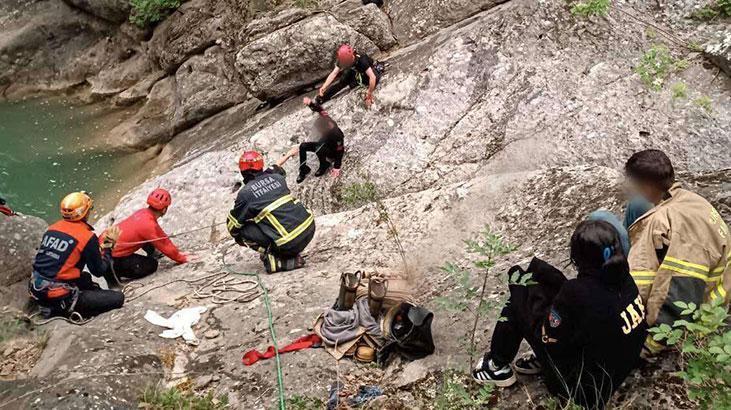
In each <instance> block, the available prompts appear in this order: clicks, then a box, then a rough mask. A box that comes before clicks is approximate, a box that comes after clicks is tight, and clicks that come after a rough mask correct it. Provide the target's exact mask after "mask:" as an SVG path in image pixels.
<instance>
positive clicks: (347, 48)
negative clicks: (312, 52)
mask: <svg viewBox="0 0 731 410" xmlns="http://www.w3.org/2000/svg"><path fill="white" fill-rule="evenodd" d="M337 58H338V65H340V66H341V67H350V66H351V65H353V63H355V50H354V49H353V46H351V45H350V44H343V45H341V46H340V47H338V53H337Z"/></svg>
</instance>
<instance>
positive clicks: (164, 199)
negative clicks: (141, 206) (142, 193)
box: [147, 188, 172, 211]
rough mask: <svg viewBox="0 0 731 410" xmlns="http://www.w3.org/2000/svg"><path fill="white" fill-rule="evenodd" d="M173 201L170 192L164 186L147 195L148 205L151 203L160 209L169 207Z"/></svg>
mask: <svg viewBox="0 0 731 410" xmlns="http://www.w3.org/2000/svg"><path fill="white" fill-rule="evenodd" d="M171 202H172V198H171V197H170V192H168V191H167V190H165V189H162V188H157V189H156V190H154V191H152V192H150V195H148V196H147V205H150V208H152V209H155V210H158V211H162V210H163V209H165V208H167V207H169V206H170V203H171Z"/></svg>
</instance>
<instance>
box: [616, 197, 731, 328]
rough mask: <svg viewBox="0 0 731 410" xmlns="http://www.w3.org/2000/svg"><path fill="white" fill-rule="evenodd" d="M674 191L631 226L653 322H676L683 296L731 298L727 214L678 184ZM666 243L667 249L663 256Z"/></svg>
mask: <svg viewBox="0 0 731 410" xmlns="http://www.w3.org/2000/svg"><path fill="white" fill-rule="evenodd" d="M669 194H670V196H669V197H668V198H667V199H665V200H664V201H663V202H661V203H660V204H658V205H657V206H655V207H654V208H653V209H651V210H650V211H648V212H647V213H646V214H644V215H642V216H641V217H640V218H639V219H637V221H635V223H633V224H632V226H630V227H629V235H630V242H631V244H632V247H631V248H630V251H629V257H628V260H629V266H630V272H631V274H632V277H633V278H634V280H635V283H636V284H637V287H638V288H639V290H640V295H641V296H642V300H643V301H644V302H645V306H646V308H647V316H646V317H647V323H648V324H649V325H650V326H656V325H659V324H662V323H666V324H668V325H671V326H672V324H673V322H674V321H675V320H677V319H679V318H680V312H681V311H682V309H681V308H679V307H677V306H675V305H674V303H675V302H677V301H682V302H686V303H689V302H693V303H695V304H696V305H700V304H701V303H703V302H707V301H710V300H715V299H719V298H720V299H723V300H724V302H728V293H729V290H730V288H731V262H730V261H729V260H730V259H731V255H730V253H731V235H730V234H729V229H728V226H727V225H726V223H725V222H724V221H723V219H721V215H719V213H718V211H717V210H716V209H715V208H713V206H712V205H711V204H710V203H708V201H706V200H705V199H703V198H702V197H701V196H699V195H697V194H695V193H693V192H690V191H687V190H685V189H682V188H681V187H680V184H678V183H676V184H674V185H673V186H672V188H670V191H669ZM663 248H666V249H667V253H665V257H664V258H663V259H662V260H658V252H657V250H660V249H663ZM660 257H662V256H660Z"/></svg>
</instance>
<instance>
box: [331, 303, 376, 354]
mask: <svg viewBox="0 0 731 410" xmlns="http://www.w3.org/2000/svg"><path fill="white" fill-rule="evenodd" d="M361 326H362V327H363V328H365V331H366V333H368V334H369V335H371V336H374V337H381V327H380V326H379V325H378V322H376V320H375V319H374V318H373V316H371V312H370V310H369V309H368V298H360V299H358V300H357V301H356V302H355V304H354V305H353V308H352V309H351V310H343V311H338V310H334V309H328V310H326V311H325V314H324V315H323V323H322V329H321V333H322V339H323V342H325V344H327V345H329V346H334V345H336V344H341V343H345V342H348V341H351V340H353V339H355V338H356V337H358V336H360V335H361V334H362V332H361V331H360V327H361Z"/></svg>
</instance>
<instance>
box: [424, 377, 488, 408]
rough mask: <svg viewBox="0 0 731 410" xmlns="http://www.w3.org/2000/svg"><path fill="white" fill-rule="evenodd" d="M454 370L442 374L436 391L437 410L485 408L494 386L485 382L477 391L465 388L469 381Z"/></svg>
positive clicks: (435, 403) (435, 406)
mask: <svg viewBox="0 0 731 410" xmlns="http://www.w3.org/2000/svg"><path fill="white" fill-rule="evenodd" d="M467 379H468V376H465V375H463V374H461V373H459V372H457V371H455V370H447V371H445V372H444V374H443V379H442V385H441V388H439V390H438V391H437V397H436V400H435V402H434V408H435V409H437V410H462V409H484V408H487V407H488V406H487V405H488V404H489V402H490V398H491V397H492V393H493V391H494V389H495V386H493V385H491V384H486V385H484V386H482V387H480V389H478V390H477V391H470V390H468V389H467V387H466V386H468V385H469V384H468V383H469V381H468V380H467Z"/></svg>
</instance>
